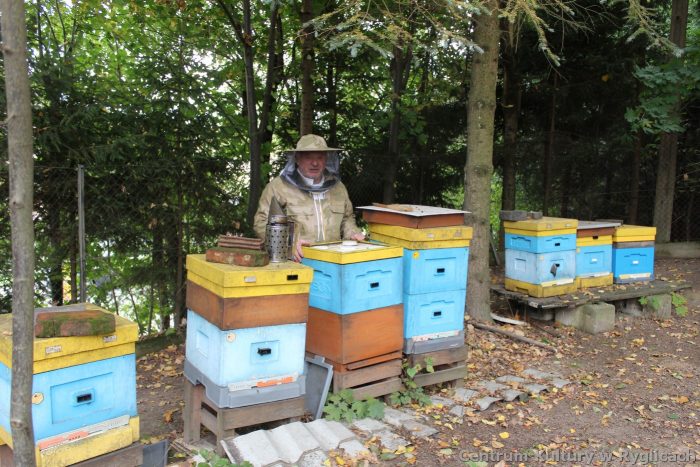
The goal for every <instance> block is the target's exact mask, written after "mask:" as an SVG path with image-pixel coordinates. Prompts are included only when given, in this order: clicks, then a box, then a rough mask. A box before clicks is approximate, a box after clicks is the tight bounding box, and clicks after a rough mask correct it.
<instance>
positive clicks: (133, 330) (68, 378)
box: [0, 315, 138, 465]
mask: <svg viewBox="0 0 700 467" xmlns="http://www.w3.org/2000/svg"><path fill="white" fill-rule="evenodd" d="M115 318H116V330H115V332H114V333H110V334H105V335H98V336H75V337H52V338H35V339H34V365H33V374H34V376H33V381H32V391H33V398H32V402H33V404H32V417H33V420H34V422H33V428H34V438H35V440H36V442H37V450H38V451H39V456H38V457H37V458H38V459H39V461H38V462H39V463H40V464H41V465H51V464H52V463H54V461H55V460H56V459H59V458H58V457H56V452H60V453H62V454H61V456H60V459H61V460H60V462H63V460H62V459H72V460H74V462H79V461H81V460H85V459H87V458H90V457H94V456H97V455H100V454H104V453H106V452H111V451H113V450H117V449H120V448H122V447H125V446H127V445H129V444H131V443H132V442H133V441H135V440H136V439H138V417H137V408H136V363H135V354H134V350H135V341H136V339H137V334H138V332H137V331H138V328H137V326H136V324H135V323H132V322H130V321H128V320H126V319H124V318H122V317H119V316H116V317H115ZM11 336H12V315H0V439H1V440H2V442H4V443H6V444H9V445H12V440H11V438H10V425H9V415H10V414H9V410H10V388H11V384H12V381H11V376H12V375H11V368H12V338H11ZM88 437H89V438H88ZM83 438H85V439H83ZM72 440H74V441H72ZM69 441H72V442H69Z"/></svg>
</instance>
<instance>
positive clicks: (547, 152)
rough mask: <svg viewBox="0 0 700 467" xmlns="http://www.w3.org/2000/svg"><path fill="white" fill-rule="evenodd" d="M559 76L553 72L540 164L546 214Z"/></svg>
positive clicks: (550, 179) (550, 178) (550, 181)
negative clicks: (547, 123)
mask: <svg viewBox="0 0 700 467" xmlns="http://www.w3.org/2000/svg"><path fill="white" fill-rule="evenodd" d="M558 84H559V76H558V75H557V74H556V72H555V73H554V86H553V87H552V101H551V105H550V108H549V131H548V132H547V143H546V144H545V147H544V164H542V172H543V174H542V180H543V182H542V185H543V194H542V213H543V214H544V215H545V216H546V215H548V212H549V202H550V199H551V197H552V186H551V185H552V164H553V162H552V160H553V159H554V142H555V133H556V131H557V127H556V121H557V120H556V116H557V87H558Z"/></svg>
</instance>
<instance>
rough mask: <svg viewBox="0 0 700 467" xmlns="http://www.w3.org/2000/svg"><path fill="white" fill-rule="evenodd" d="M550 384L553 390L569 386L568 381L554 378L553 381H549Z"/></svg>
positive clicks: (569, 382)
mask: <svg viewBox="0 0 700 467" xmlns="http://www.w3.org/2000/svg"><path fill="white" fill-rule="evenodd" d="M550 383H551V384H552V386H554V387H555V388H557V389H561V388H563V387H564V386H568V385H569V384H571V381H569V380H568V379H562V378H554V379H553V380H551V381H550Z"/></svg>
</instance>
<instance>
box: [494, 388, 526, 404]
mask: <svg viewBox="0 0 700 467" xmlns="http://www.w3.org/2000/svg"><path fill="white" fill-rule="evenodd" d="M500 394H501V396H502V397H503V400H504V401H506V402H513V401H514V400H515V399H518V398H520V397H521V396H522V395H523V394H524V393H523V392H522V391H518V390H517V389H506V390H505V391H501V393H500Z"/></svg>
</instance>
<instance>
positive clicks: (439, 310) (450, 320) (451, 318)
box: [403, 289, 467, 339]
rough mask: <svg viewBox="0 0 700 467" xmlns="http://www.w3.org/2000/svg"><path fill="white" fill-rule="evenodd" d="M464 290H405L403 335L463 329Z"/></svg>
mask: <svg viewBox="0 0 700 467" xmlns="http://www.w3.org/2000/svg"><path fill="white" fill-rule="evenodd" d="M466 296H467V293H466V290H464V289H462V290H453V291H448V292H432V293H425V294H404V296H403V299H404V320H403V330H404V339H409V338H412V337H417V336H427V335H431V334H439V333H443V332H448V331H459V330H461V329H464V306H465V300H466Z"/></svg>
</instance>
